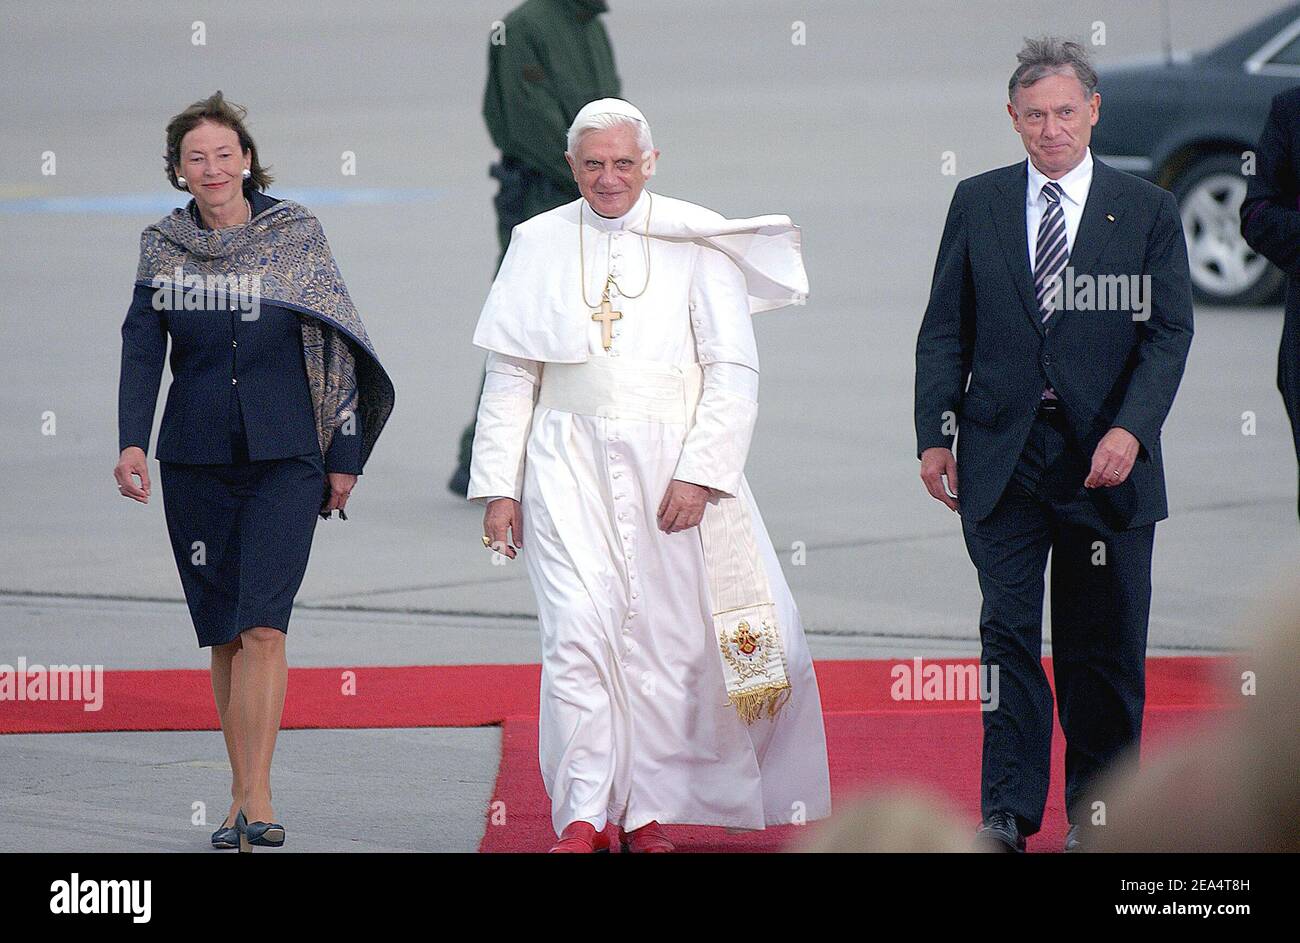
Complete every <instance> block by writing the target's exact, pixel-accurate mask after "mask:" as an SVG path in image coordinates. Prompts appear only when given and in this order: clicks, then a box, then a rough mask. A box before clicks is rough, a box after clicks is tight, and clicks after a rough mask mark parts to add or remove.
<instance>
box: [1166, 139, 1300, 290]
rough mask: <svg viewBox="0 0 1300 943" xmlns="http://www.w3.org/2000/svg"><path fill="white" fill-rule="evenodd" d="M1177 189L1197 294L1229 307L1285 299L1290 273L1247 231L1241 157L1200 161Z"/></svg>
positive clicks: (1215, 156) (1185, 173) (1216, 156)
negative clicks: (1253, 244)
mask: <svg viewBox="0 0 1300 943" xmlns="http://www.w3.org/2000/svg"><path fill="white" fill-rule="evenodd" d="M1171 189H1172V191H1173V194H1174V197H1175V198H1176V199H1177V200H1178V210H1179V213H1180V214H1181V215H1182V219H1183V233H1184V235H1185V236H1186V237H1187V256H1188V262H1189V263H1190V265H1191V271H1192V297H1193V298H1195V300H1196V301H1198V302H1202V303H1205V304H1213V305H1226V306H1247V305H1260V304H1276V303H1279V302H1280V301H1281V297H1282V289H1283V285H1284V282H1285V280H1286V279H1285V276H1284V275H1283V274H1282V272H1281V271H1280V270H1279V269H1278V268H1277V267H1276V266H1275V265H1273V264H1272V263H1271V262H1269V261H1268V260H1267V259H1265V258H1264V257H1263V256H1261V255H1259V254H1258V253H1256V252H1255V251H1254V250H1253V249H1251V248H1250V246H1248V245H1247V244H1246V240H1245V239H1243V238H1242V235H1241V216H1240V212H1241V202H1242V200H1243V199H1244V198H1245V195H1246V178H1245V176H1244V175H1243V174H1242V172H1241V159H1240V158H1239V157H1237V156H1236V155H1234V154H1211V155H1208V156H1205V157H1202V158H1199V159H1197V160H1194V161H1193V162H1192V163H1191V164H1189V165H1188V167H1187V168H1186V169H1185V170H1184V171H1183V172H1182V173H1180V174H1179V175H1178V177H1177V178H1176V179H1175V180H1174V181H1173V186H1172V187H1171Z"/></svg>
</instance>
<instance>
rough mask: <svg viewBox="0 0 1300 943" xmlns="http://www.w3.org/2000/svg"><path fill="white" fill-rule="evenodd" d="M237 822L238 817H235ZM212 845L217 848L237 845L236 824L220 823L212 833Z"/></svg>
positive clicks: (237, 832) (237, 831) (235, 846)
mask: <svg viewBox="0 0 1300 943" xmlns="http://www.w3.org/2000/svg"><path fill="white" fill-rule="evenodd" d="M236 822H238V819H236ZM212 847H213V848H218V849H227V848H238V847H239V828H238V826H237V825H222V826H221V827H220V828H219V829H217V830H216V831H215V832H213V833H212Z"/></svg>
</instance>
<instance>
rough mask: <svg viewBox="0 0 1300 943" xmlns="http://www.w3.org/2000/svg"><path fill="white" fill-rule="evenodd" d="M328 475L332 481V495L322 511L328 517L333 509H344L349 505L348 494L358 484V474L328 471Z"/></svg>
mask: <svg viewBox="0 0 1300 943" xmlns="http://www.w3.org/2000/svg"><path fill="white" fill-rule="evenodd" d="M326 477H327V478H329V482H330V496H329V500H328V501H326V502H325V504H324V506H323V507H322V508H321V509H320V512H321V513H322V514H324V515H326V516H327V517H328V516H329V514H330V513H332V512H333V511H342V510H343V509H344V508H345V507H347V503H348V495H350V494H351V493H352V489H353V488H355V487H356V486H357V476H356V475H349V474H347V473H345V472H328V473H327V474H326Z"/></svg>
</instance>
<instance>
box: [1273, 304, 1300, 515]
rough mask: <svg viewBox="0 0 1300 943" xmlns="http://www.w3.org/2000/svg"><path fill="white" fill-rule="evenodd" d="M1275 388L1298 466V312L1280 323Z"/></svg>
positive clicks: (1298, 500)
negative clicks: (1280, 331) (1280, 339)
mask: <svg viewBox="0 0 1300 943" xmlns="http://www.w3.org/2000/svg"><path fill="white" fill-rule="evenodd" d="M1288 307H1289V306H1288ZM1277 388H1278V391H1279V392H1281V394H1282V402H1283V404H1284V405H1285V406H1286V415H1287V418H1288V419H1290V420H1291V436H1292V438H1293V440H1294V441H1295V457H1296V463H1297V465H1300V310H1288V311H1287V313H1286V320H1284V321H1283V322H1282V343H1281V345H1280V346H1279V347H1278V355H1277ZM1296 510H1297V512H1300V491H1297V494H1296Z"/></svg>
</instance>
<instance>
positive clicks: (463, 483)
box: [447, 465, 469, 498]
mask: <svg viewBox="0 0 1300 943" xmlns="http://www.w3.org/2000/svg"><path fill="white" fill-rule="evenodd" d="M447 490H448V491H450V492H451V493H452V494H454V495H456V497H458V498H463V497H465V495H466V494H468V493H469V466H468V465H458V466H456V471H455V473H454V474H453V475H452V476H451V481H449V482H447Z"/></svg>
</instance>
